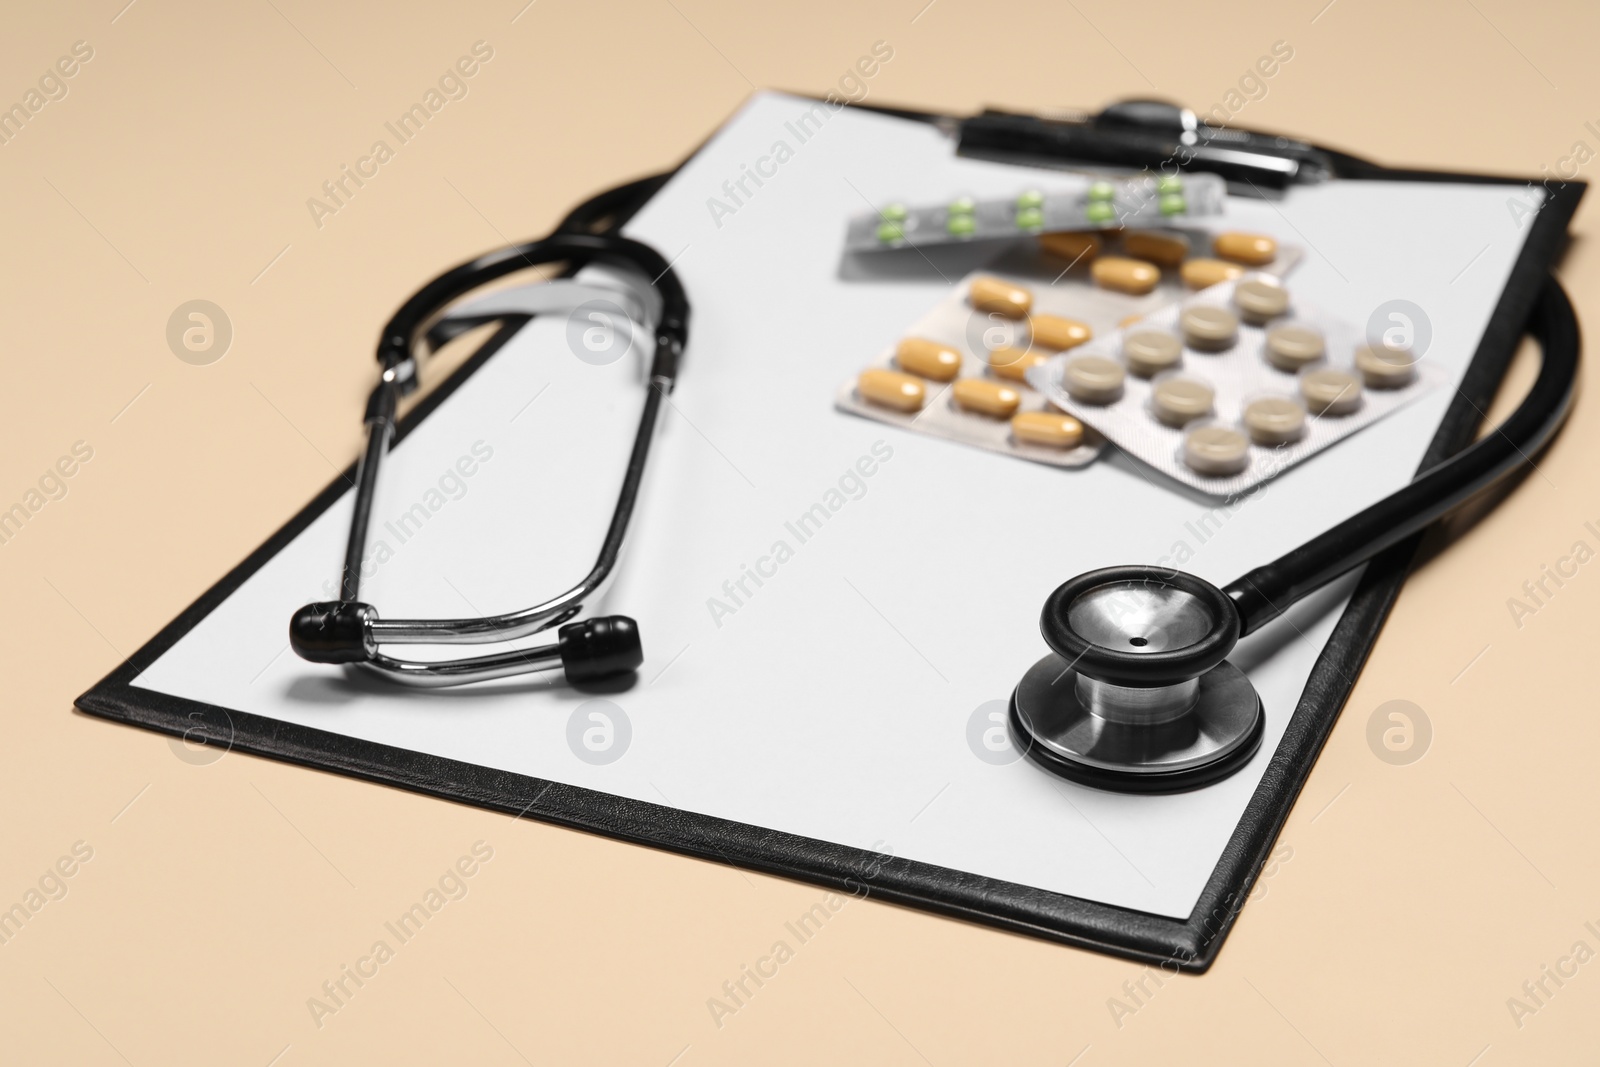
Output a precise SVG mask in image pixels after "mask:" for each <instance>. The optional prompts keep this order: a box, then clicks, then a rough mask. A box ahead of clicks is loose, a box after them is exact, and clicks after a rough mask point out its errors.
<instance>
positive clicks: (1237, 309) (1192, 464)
mask: <svg viewBox="0 0 1600 1067" xmlns="http://www.w3.org/2000/svg"><path fill="white" fill-rule="evenodd" d="M1026 377H1027V379H1028V382H1029V384H1030V385H1032V386H1033V387H1034V389H1036V390H1037V391H1038V392H1040V393H1042V394H1044V396H1045V397H1047V398H1048V399H1049V401H1050V402H1051V403H1052V404H1053V405H1054V406H1056V407H1058V408H1060V409H1061V410H1063V411H1067V412H1070V413H1071V414H1072V415H1074V416H1076V417H1077V418H1078V419H1079V420H1080V421H1081V422H1083V423H1085V424H1086V425H1088V426H1091V427H1093V428H1094V429H1096V430H1098V431H1100V432H1101V433H1102V434H1104V435H1105V436H1106V437H1107V438H1109V439H1111V440H1112V441H1114V442H1115V443H1116V444H1117V445H1118V447H1120V448H1122V449H1123V450H1124V451H1126V452H1128V453H1130V454H1131V455H1133V456H1135V457H1137V458H1138V459H1141V460H1143V461H1144V462H1146V463H1148V464H1149V465H1150V466H1152V467H1154V468H1156V469H1157V470H1159V471H1161V472H1162V473H1164V474H1167V475H1170V476H1171V477H1173V478H1176V479H1177V480H1178V481H1180V482H1183V483H1185V484H1186V485H1190V486H1193V487H1194V488H1196V489H1199V490H1201V491H1202V492H1205V493H1210V494H1213V495H1216V496H1223V497H1228V496H1234V495H1236V494H1239V493H1242V492H1245V491H1246V490H1249V489H1251V488H1252V487H1254V486H1256V485H1258V484H1260V483H1261V482H1263V481H1266V480H1267V479H1268V478H1271V477H1273V476H1275V475H1277V474H1279V473H1281V472H1282V471H1284V470H1286V469H1288V468H1289V467H1291V466H1293V465H1294V464H1296V463H1299V462H1300V461H1302V460H1304V459H1306V458H1308V457H1310V456H1313V455H1316V454H1317V453H1318V452H1320V451H1322V450H1323V449H1325V448H1327V447H1329V446H1330V445H1333V444H1335V443H1337V442H1338V441H1340V440H1341V439H1343V438H1345V437H1348V436H1349V435H1350V434H1352V433H1355V432H1356V431H1357V430H1359V429H1361V428H1362V427H1364V426H1370V425H1371V424H1372V423H1373V422H1375V421H1377V420H1378V419H1381V418H1383V417H1384V416H1386V415H1388V414H1390V413H1392V412H1394V411H1396V410H1397V409H1399V408H1400V407H1402V406H1403V405H1405V404H1408V403H1410V402H1411V401H1413V400H1415V399H1416V398H1417V397H1419V396H1421V395H1422V394H1423V393H1425V392H1427V391H1428V390H1429V389H1432V388H1434V387H1435V386H1436V385H1438V384H1439V382H1440V380H1441V375H1440V373H1439V369H1438V368H1436V367H1434V366H1433V365H1431V364H1426V363H1423V362H1422V361H1420V360H1418V359H1415V358H1413V357H1412V354H1411V353H1410V352H1409V351H1405V350H1403V349H1396V348H1389V347H1385V345H1384V344H1383V342H1381V341H1379V342H1375V343H1374V342H1369V341H1368V339H1366V338H1364V337H1363V336H1362V331H1361V330H1360V328H1358V327H1356V326H1354V325H1352V324H1350V323H1347V322H1344V321H1341V320H1339V319H1337V318H1334V317H1332V316H1329V315H1326V314H1322V313H1320V312H1319V311H1318V310H1317V309H1316V308H1315V307H1313V306H1312V305H1310V304H1309V303H1308V302H1306V301H1304V300H1302V299H1300V298H1299V297H1296V296H1294V295H1293V293H1292V292H1291V288H1290V287H1289V286H1288V285H1286V284H1285V283H1284V282H1283V281H1282V280H1280V279H1279V278H1276V277H1274V276H1271V275H1267V274H1261V273H1251V274H1247V275H1245V276H1243V277H1241V278H1238V279H1234V280H1229V281H1224V282H1221V283H1219V284H1217V285H1214V286H1212V287H1211V288H1208V289H1206V290H1204V291H1202V292H1199V293H1196V294H1194V295H1193V296H1190V297H1189V298H1187V299H1185V300H1183V301H1181V302H1179V303H1177V304H1173V305H1169V306H1167V307H1164V308H1162V309H1160V310H1159V311H1156V312H1154V313H1152V314H1150V315H1147V316H1145V317H1144V318H1142V319H1140V320H1139V321H1138V322H1135V323H1131V324H1129V325H1127V326H1126V327H1124V328H1119V329H1117V330H1114V331H1112V332H1110V333H1108V334H1105V335H1102V336H1101V337H1098V338H1096V339H1095V340H1094V341H1092V342H1089V343H1086V344H1084V345H1081V346H1079V347H1077V348H1075V349H1073V350H1072V351H1070V352H1067V353H1063V354H1061V355H1058V356H1054V357H1051V358H1049V359H1047V360H1044V361H1041V362H1039V363H1037V364H1036V365H1034V366H1032V367H1030V368H1029V369H1028V371H1027V372H1026Z"/></svg>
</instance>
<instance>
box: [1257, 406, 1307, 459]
mask: <svg viewBox="0 0 1600 1067" xmlns="http://www.w3.org/2000/svg"><path fill="white" fill-rule="evenodd" d="M1244 428H1245V430H1246V431H1247V432H1248V433H1249V434H1250V440H1252V441H1254V442H1255V443H1256V444H1258V445H1266V446H1268V447H1269V448H1270V447H1273V446H1276V445H1286V444H1288V443H1289V442H1290V441H1298V440H1300V438H1301V437H1302V436H1304V434H1305V432H1306V409H1305V406H1304V405H1302V404H1301V403H1300V402H1299V401H1298V400H1295V399H1293V398H1292V397H1287V396H1263V397H1258V398H1256V399H1255V400H1252V401H1250V402H1249V403H1248V404H1246V405H1245V406H1244Z"/></svg>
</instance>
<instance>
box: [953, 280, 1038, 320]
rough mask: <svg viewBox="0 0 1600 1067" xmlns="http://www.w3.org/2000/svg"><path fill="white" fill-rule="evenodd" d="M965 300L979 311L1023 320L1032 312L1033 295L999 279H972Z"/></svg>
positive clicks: (1018, 286)
mask: <svg viewBox="0 0 1600 1067" xmlns="http://www.w3.org/2000/svg"><path fill="white" fill-rule="evenodd" d="M967 299H969V300H970V301H972V306H973V307H975V308H977V309H978V310H979V311H992V312H994V313H995V314H997V315H1004V316H1005V317H1006V318H1008V319H1020V318H1025V317H1026V316H1027V314H1028V312H1029V311H1031V310H1033V294H1032V293H1030V292H1028V290H1026V289H1024V288H1023V287H1022V286H1020V285H1012V284H1011V283H1010V282H1005V281H1001V280H1000V279H999V278H974V279H972V288H970V289H969V290H968V291H967Z"/></svg>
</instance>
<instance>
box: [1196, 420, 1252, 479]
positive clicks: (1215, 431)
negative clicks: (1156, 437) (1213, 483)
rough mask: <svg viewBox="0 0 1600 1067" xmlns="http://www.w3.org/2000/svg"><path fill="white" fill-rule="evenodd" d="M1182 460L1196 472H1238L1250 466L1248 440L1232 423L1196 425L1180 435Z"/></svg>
mask: <svg viewBox="0 0 1600 1067" xmlns="http://www.w3.org/2000/svg"><path fill="white" fill-rule="evenodd" d="M1183 462H1184V465H1185V466H1187V467H1188V468H1189V469H1190V470H1192V471H1195V472H1196V473H1198V474H1219V475H1220V474H1238V473H1239V472H1240V471H1242V470H1244V469H1245V468H1246V467H1248V466H1249V465H1250V441H1249V440H1248V439H1247V438H1246V437H1245V435H1244V434H1242V433H1240V432H1239V431H1238V430H1235V429H1234V428H1233V427H1232V426H1223V425H1220V424H1218V423H1214V422H1212V423H1206V424H1205V425H1203V426H1196V427H1195V428H1194V429H1192V430H1190V431H1189V432H1188V433H1186V434H1184V435H1183Z"/></svg>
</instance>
